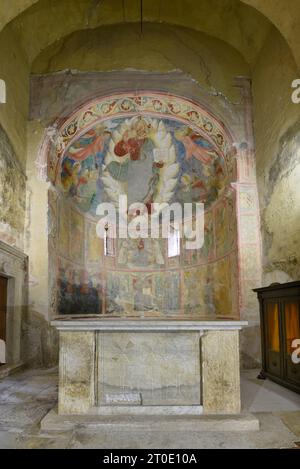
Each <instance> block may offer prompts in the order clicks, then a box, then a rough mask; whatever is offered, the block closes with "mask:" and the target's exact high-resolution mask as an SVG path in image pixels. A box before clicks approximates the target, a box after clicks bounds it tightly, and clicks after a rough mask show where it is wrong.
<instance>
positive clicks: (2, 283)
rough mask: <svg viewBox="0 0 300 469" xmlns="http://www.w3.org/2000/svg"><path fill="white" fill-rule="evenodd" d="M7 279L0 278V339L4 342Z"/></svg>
mask: <svg viewBox="0 0 300 469" xmlns="http://www.w3.org/2000/svg"><path fill="white" fill-rule="evenodd" d="M7 283H8V281H7V278H5V277H1V276H0V339H2V340H4V342H5V341H6V308H7Z"/></svg>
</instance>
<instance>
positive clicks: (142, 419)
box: [41, 408, 259, 432]
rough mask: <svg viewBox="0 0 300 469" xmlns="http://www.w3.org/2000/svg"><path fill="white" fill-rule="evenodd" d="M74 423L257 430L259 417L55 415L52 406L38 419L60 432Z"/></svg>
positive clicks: (127, 428) (107, 426) (129, 427)
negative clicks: (41, 418)
mask: <svg viewBox="0 0 300 469" xmlns="http://www.w3.org/2000/svg"><path fill="white" fill-rule="evenodd" d="M78 427H85V428H91V429H92V428H95V429H96V428H97V429H102V430H104V429H105V430H112V429H113V430H115V431H117V430H119V431H122V430H124V431H135V430H139V431H158V430H159V431H166V432H169V431H179V432H186V431H193V432H202V431H203V432H208V431H209V432H241V431H248V432H249V431H258V430H259V420H258V419H257V418H256V417H255V416H254V415H252V414H250V413H243V414H240V415H199V416H191V415H187V416H186V415H184V416H183V415H182V416H173V415H166V416H162V415H155V416H150V415H140V416H137V415H134V416H133V415H132V416H130V415H126V416H125V415H113V416H100V415H58V413H57V408H54V409H52V410H51V411H50V412H49V413H48V414H47V415H46V416H45V417H44V418H43V420H42V421H41V429H42V430H43V431H46V432H64V431H69V430H73V429H75V428H78Z"/></svg>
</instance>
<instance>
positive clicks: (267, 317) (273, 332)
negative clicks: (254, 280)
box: [254, 282, 300, 393]
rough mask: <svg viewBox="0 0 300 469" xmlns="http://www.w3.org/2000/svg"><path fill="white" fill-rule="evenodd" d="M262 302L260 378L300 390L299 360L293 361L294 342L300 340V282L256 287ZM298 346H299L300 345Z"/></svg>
mask: <svg viewBox="0 0 300 469" xmlns="http://www.w3.org/2000/svg"><path fill="white" fill-rule="evenodd" d="M254 291H255V292H256V293H257V296H258V299H259V303H260V320H261V339H262V364H263V367H262V372H261V374H260V377H261V378H264V377H267V378H270V379H272V380H273V381H275V382H277V383H279V384H282V385H283V386H286V387H287V388H289V389H292V390H293V391H296V392H298V393H300V363H298V364H297V363H294V362H293V360H292V354H293V352H295V350H296V349H295V348H293V347H292V344H293V342H294V340H295V339H300V282H291V283H285V284H274V285H271V286H269V287H265V288H257V289H255V290H254ZM298 348H299V345H298Z"/></svg>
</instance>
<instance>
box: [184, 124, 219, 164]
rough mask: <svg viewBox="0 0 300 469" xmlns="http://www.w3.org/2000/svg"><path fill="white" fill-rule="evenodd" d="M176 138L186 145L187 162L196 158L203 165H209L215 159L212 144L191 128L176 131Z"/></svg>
mask: <svg viewBox="0 0 300 469" xmlns="http://www.w3.org/2000/svg"><path fill="white" fill-rule="evenodd" d="M175 137H176V139H177V140H179V141H180V142H182V143H183V145H184V148H185V158H186V160H190V159H191V158H192V157H194V158H196V159H197V160H198V161H200V162H201V163H204V164H209V163H211V162H212V160H213V159H214V157H215V151H214V148H213V146H212V145H211V143H209V142H208V140H206V139H204V138H203V137H202V136H201V135H199V134H197V133H196V132H195V131H194V130H193V129H191V128H190V127H184V128H181V129H178V130H176V132H175Z"/></svg>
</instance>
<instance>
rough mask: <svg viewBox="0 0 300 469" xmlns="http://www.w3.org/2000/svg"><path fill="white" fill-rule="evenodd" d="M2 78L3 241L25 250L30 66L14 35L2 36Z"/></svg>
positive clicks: (5, 32) (0, 190) (0, 236)
mask: <svg viewBox="0 0 300 469" xmlns="http://www.w3.org/2000/svg"><path fill="white" fill-rule="evenodd" d="M0 78H1V79H2V80H4V81H5V84H6V103H3V104H0V239H1V240H3V241H5V242H6V243H8V244H10V245H13V246H17V247H19V248H22V247H23V230H24V220H25V187H26V178H25V165H26V142H27V137H26V132H27V117H28V103H29V65H28V64H27V61H26V58H25V56H24V52H23V51H22V49H21V47H20V44H18V42H17V39H16V37H15V35H14V33H13V32H12V30H11V28H10V27H9V26H8V27H6V28H5V29H4V30H3V31H2V32H1V34H0Z"/></svg>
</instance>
